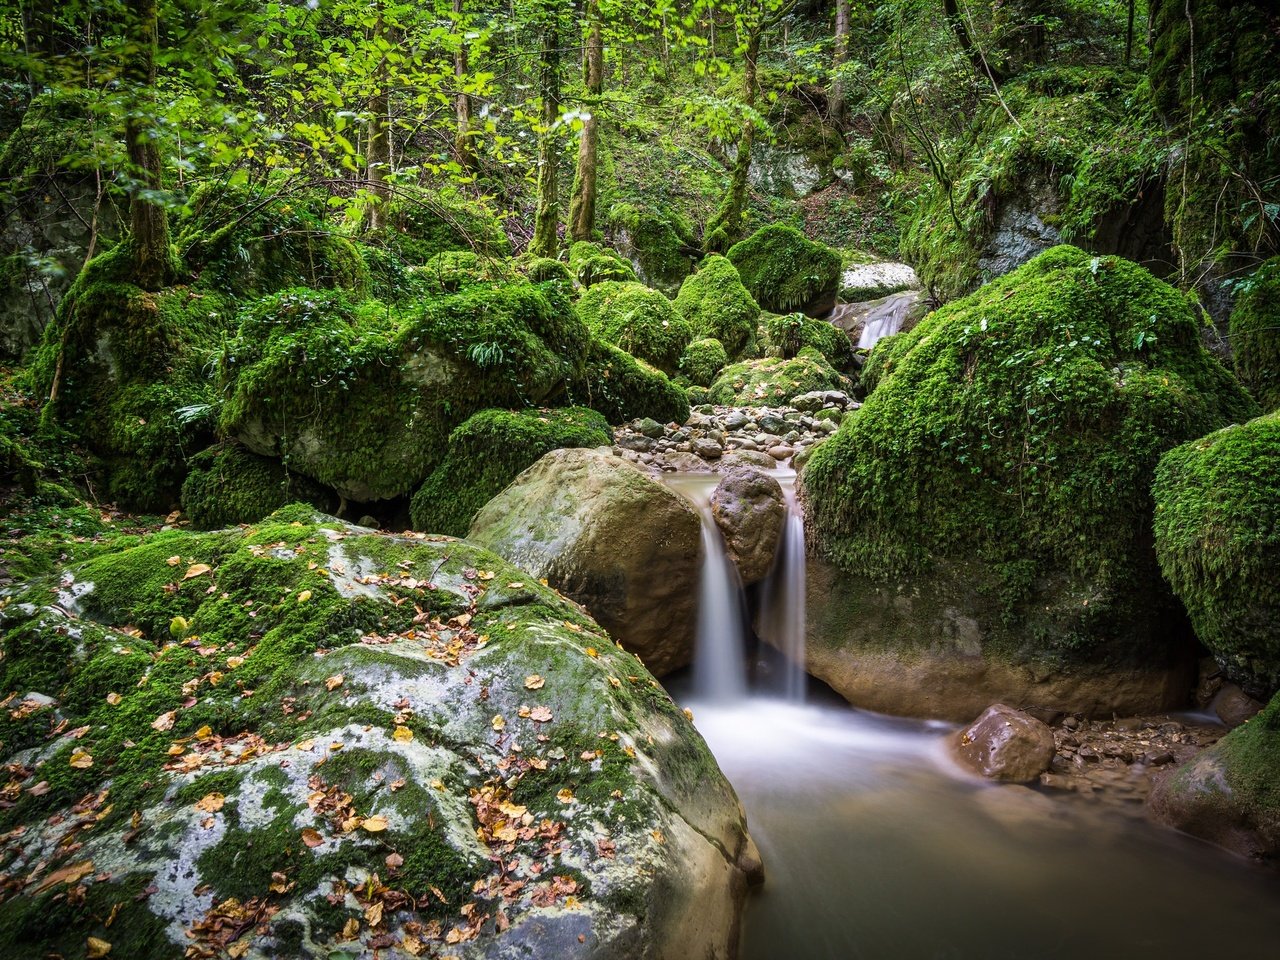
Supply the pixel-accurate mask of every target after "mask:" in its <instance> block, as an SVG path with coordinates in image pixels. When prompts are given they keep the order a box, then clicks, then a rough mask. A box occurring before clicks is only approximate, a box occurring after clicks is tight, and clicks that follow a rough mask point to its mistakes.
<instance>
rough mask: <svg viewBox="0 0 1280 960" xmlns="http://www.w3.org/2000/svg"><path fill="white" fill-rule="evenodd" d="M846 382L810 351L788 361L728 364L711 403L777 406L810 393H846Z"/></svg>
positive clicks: (713, 390) (805, 349)
mask: <svg viewBox="0 0 1280 960" xmlns="http://www.w3.org/2000/svg"><path fill="white" fill-rule="evenodd" d="M849 389H851V385H850V383H849V381H848V380H847V379H846V378H845V377H843V376H841V374H839V373H838V372H836V371H835V370H833V369H832V368H831V365H830V364H828V363H827V361H826V358H825V357H823V356H822V354H820V353H819V352H818V351H817V350H815V349H813V348H812V347H803V348H801V350H800V351H799V352H798V353H797V354H796V355H795V356H794V357H792V358H791V359H790V360H783V359H781V358H779V357H766V358H765V359H763V360H745V361H743V362H742V363H735V364H731V365H730V366H727V367H725V368H724V369H723V370H721V371H720V376H719V377H717V378H716V381H715V383H713V384H712V385H711V390H710V393H709V397H710V401H711V402H712V403H718V404H726V405H733V406H745V407H750V406H777V405H779V404H786V403H788V402H789V401H790V400H791V399H792V398H794V397H798V396H799V395H800V394H802V393H811V392H812V391H814V390H849Z"/></svg>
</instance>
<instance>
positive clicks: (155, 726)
mask: <svg viewBox="0 0 1280 960" xmlns="http://www.w3.org/2000/svg"><path fill="white" fill-rule="evenodd" d="M177 715H178V711H177V710H170V711H169V712H168V713H162V714H160V716H158V717H156V718H155V719H154V720H152V721H151V729H152V730H172V729H173V721H174V718H175V717H177Z"/></svg>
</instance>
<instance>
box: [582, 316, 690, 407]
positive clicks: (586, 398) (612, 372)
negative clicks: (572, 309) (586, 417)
mask: <svg viewBox="0 0 1280 960" xmlns="http://www.w3.org/2000/svg"><path fill="white" fill-rule="evenodd" d="M567 395H568V398H569V400H570V401H571V402H573V403H575V404H580V405H581V406H584V407H590V408H591V409H592V410H598V411H599V412H600V413H602V414H604V416H605V419H606V420H608V421H609V422H610V423H612V424H615V425H616V424H620V423H626V422H628V421H630V420H642V419H644V418H645V417H648V418H649V419H651V420H657V421H658V422H659V423H684V422H685V421H686V420H688V419H689V398H688V396H687V395H686V394H685V392H684V390H683V389H682V388H681V387H680V386H679V385H678V384H675V383H672V382H671V380H670V378H668V377H667V375H666V374H665V373H663V372H662V371H661V370H655V369H654V368H653V367H651V366H649V364H647V363H645V362H644V361H643V360H637V359H636V358H635V357H633V356H632V355H631V354H629V353H627V351H625V350H621V349H619V348H618V347H615V346H614V345H613V344H612V343H607V342H606V341H604V340H600V339H598V338H595V337H593V338H592V339H591V342H590V344H588V346H587V358H586V362H585V363H584V364H583V367H582V373H581V375H580V376H578V377H577V378H575V379H574V380H572V381H570V383H569V387H568V393H567Z"/></svg>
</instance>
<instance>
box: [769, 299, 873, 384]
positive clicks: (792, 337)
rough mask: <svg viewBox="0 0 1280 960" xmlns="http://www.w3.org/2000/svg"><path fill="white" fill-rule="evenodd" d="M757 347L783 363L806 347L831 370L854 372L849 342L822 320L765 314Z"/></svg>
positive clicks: (792, 314)
mask: <svg viewBox="0 0 1280 960" xmlns="http://www.w3.org/2000/svg"><path fill="white" fill-rule="evenodd" d="M757 344H758V346H759V348H760V350H761V351H762V352H763V353H764V354H765V355H766V356H771V357H782V358H783V359H784V360H790V359H791V358H792V357H794V356H797V355H798V354H799V353H800V351H801V350H803V349H805V348H806V347H809V348H811V349H813V350H816V351H818V353H820V354H822V358H823V359H824V360H825V361H826V362H827V363H828V364H830V365H831V367H832V368H834V369H835V370H838V371H840V372H841V373H850V372H852V371H853V370H854V364H855V360H854V352H853V343H852V342H851V341H850V340H849V335H848V334H847V333H845V332H844V331H843V330H841V329H840V328H839V327H837V326H834V325H833V324H831V323H829V322H828V321H826V320H817V319H815V318H813V317H808V316H805V315H804V314H803V313H798V312H797V313H788V314H785V315H779V314H772V313H771V314H765V316H764V319H763V322H762V323H761V324H760V330H759V333H758V334H757Z"/></svg>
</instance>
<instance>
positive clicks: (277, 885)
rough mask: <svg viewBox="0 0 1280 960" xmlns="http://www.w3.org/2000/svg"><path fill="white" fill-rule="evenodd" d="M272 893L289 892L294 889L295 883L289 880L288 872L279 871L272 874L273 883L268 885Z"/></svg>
mask: <svg viewBox="0 0 1280 960" xmlns="http://www.w3.org/2000/svg"><path fill="white" fill-rule="evenodd" d="M267 889H268V890H270V891H271V892H272V893H288V892H289V891H290V890H291V889H293V884H292V883H290V882H289V877H288V875H287V874H283V873H280V872H279V871H277V872H275V873H272V874H271V883H270V884H269V885H268V887H267Z"/></svg>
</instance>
